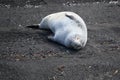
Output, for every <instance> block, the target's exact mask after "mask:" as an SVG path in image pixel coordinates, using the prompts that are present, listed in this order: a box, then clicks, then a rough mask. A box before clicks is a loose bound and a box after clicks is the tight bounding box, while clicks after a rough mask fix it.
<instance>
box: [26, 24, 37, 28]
mask: <svg viewBox="0 0 120 80" xmlns="http://www.w3.org/2000/svg"><path fill="white" fill-rule="evenodd" d="M26 27H27V28H33V29H39V25H38V24H33V25H29V26H26Z"/></svg>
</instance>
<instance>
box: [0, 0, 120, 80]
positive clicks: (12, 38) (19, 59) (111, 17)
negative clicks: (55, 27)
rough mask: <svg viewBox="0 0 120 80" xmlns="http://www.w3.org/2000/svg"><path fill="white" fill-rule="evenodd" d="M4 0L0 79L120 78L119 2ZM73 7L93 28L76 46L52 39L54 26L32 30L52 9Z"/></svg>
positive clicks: (0, 11)
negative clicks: (81, 45) (82, 45)
mask: <svg viewBox="0 0 120 80" xmlns="http://www.w3.org/2000/svg"><path fill="white" fill-rule="evenodd" d="M94 1H95V0H92V2H90V0H86V1H82V0H74V1H73V0H68V1H65V0H60V1H59V0H1V1H0V80H120V2H119V1H107V0H106V1H101V2H98V1H99V0H96V2H94ZM60 11H73V12H75V13H77V14H79V15H80V16H81V17H82V18H83V19H84V21H85V22H86V25H87V28H88V42H87V45H86V47H85V48H84V49H82V50H79V51H76V50H71V49H68V48H66V47H64V46H62V45H60V44H57V43H55V42H51V41H49V40H48V39H47V36H48V35H49V34H51V32H50V31H45V30H39V29H30V28H26V26H28V25H31V24H37V23H39V22H40V21H41V19H42V18H43V17H45V16H46V15H48V14H51V13H54V12H60Z"/></svg>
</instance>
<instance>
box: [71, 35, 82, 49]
mask: <svg viewBox="0 0 120 80" xmlns="http://www.w3.org/2000/svg"><path fill="white" fill-rule="evenodd" d="M70 42H71V43H70V46H71V47H72V48H74V49H81V48H83V47H84V42H83V41H82V37H81V36H80V35H78V34H76V35H74V36H73V37H72V38H71V41H70Z"/></svg>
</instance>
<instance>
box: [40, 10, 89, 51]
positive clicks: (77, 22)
mask: <svg viewBox="0 0 120 80" xmlns="http://www.w3.org/2000/svg"><path fill="white" fill-rule="evenodd" d="M38 26H39V28H40V29H50V30H51V31H52V32H53V34H54V35H49V36H48V39H50V40H52V41H55V42H58V43H60V44H62V45H64V46H66V47H68V48H73V49H81V48H83V47H85V45H86V42H87V27H86V24H85V22H84V21H83V19H82V18H81V17H80V16H79V15H77V14H76V13H74V12H70V11H64V12H57V13H53V14H50V15H48V16H46V17H44V18H43V19H42V21H41V22H40V24H38Z"/></svg>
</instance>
